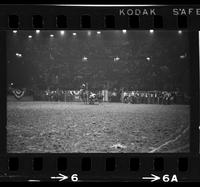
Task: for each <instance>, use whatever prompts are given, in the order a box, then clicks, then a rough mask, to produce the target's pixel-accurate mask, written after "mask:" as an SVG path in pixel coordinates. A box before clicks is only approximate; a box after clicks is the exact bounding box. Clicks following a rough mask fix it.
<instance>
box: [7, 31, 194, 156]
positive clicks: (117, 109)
mask: <svg viewBox="0 0 200 187" xmlns="http://www.w3.org/2000/svg"><path fill="white" fill-rule="evenodd" d="M20 32H21V31H20ZM23 32H24V33H22V34H21V36H18V37H21V38H22V37H23V38H25V36H28V40H29V41H28V42H33V39H34V37H35V38H36V37H40V36H39V35H41V34H42V32H44V34H45V32H47V31H39V30H37V31H36V33H35V36H34V33H32V35H30V31H23ZM54 32H57V31H54ZM79 32H80V35H81V31H79ZM79 32H76V35H75V34H74V33H72V37H78V36H79ZM82 32H83V31H82ZM85 32H86V31H85ZM110 32H111V31H110ZM52 33H53V32H52ZM17 34H18V35H19V34H20V33H19V31H18V32H17V31H16V32H14V31H13V33H10V38H9V41H10V43H8V46H10V48H9V50H10V54H11V53H13V51H15V50H16V49H18V48H19V46H17V40H16V41H14V40H15V39H16V38H14V39H13V38H12V37H17ZM48 34H50V40H52V39H54V40H55V39H56V38H55V37H58V36H56V33H54V34H51V33H50V32H48ZM66 34H67V33H66V32H64V31H63V32H60V36H61V37H66V36H65V35H66ZM92 34H94V31H92V32H90V33H89V32H87V37H91V36H92ZM125 34H127V32H124V31H123V35H125ZM147 34H148V33H147ZM154 34H155V33H154ZM179 34H180V33H179ZM96 35H97V37H100V35H102V33H101V32H100V31H97V32H96ZM105 35H106V34H105ZM150 35H151V36H150V37H152V32H150ZM174 35H175V34H174ZM68 37H69V36H68ZM101 37H102V36H101ZM84 39H85V38H84ZM97 39H98V42H99V38H97ZM24 40H25V39H24ZM24 40H21V41H22V42H21V43H22V46H23V45H24V50H26V53H27V56H26V54H25V53H24V54H23V52H20V53H16V54H15V52H14V54H15V55H13V56H12V55H9V54H8V57H9V58H8V59H9V61H8V86H7V88H8V89H7V151H8V152H9V153H179V152H189V150H190V146H189V126H190V95H189V91H188V90H187V83H185V82H182V83H179V84H178V83H177V82H178V81H179V80H180V79H182V77H181V76H180V77H178V78H177V80H176V81H174V82H173V81H172V82H171V84H175V82H176V86H174V87H172V86H171V87H170V86H163V85H164V84H165V83H164V81H163V82H161V83H160V84H159V86H157V85H158V83H159V81H160V80H159V79H161V78H160V77H161V76H160V77H156V74H155V73H154V76H153V78H152V80H153V81H152V85H153V86H152V85H151V83H149V82H147V83H145V84H144V83H142V82H139V84H138V83H137V84H136V83H135V84H134V82H126V79H127V80H128V78H124V79H123V81H124V82H123V81H122V80H121V79H122V78H119V77H118V74H120V73H115V74H114V73H113V74H111V73H112V72H109V73H108V75H105V77H106V78H105V79H102V80H103V81H98V79H97V78H92V76H89V77H87V76H88V74H89V73H91V71H93V70H91V69H90V68H91V65H90V66H89V65H88V66H87V63H90V62H89V60H90V58H89V57H86V55H82V57H81V61H80V62H74V63H73V64H75V65H77V69H76V70H74V72H76V71H77V72H78V70H80V71H79V74H78V76H77V77H78V78H79V79H78V81H77V80H76V77H75V75H74V74H75V73H74V72H73V73H74V74H71V73H72V72H71V71H68V73H66V74H65V73H64V74H62V73H58V71H59V72H62V69H63V70H64V69H65V68H66V67H67V68H71V66H70V65H71V64H70V63H69V66H68V65H66V64H67V62H66V56H63V58H61V57H60V56H61V55H62V54H63V55H64V54H65V52H62V50H61V49H62V48H61V47H62V46H61V44H62V41H59V42H60V43H59V45H60V46H61V47H60V48H61V49H60V51H59V52H57V51H58V48H59V46H56V45H55V46H54V48H55V50H56V52H57V53H55V54H54V53H53V47H52V46H51V48H50V55H48V59H46V58H47V57H46V56H45V55H46V54H48V53H49V51H45V50H44V51H43V50H42V49H43V48H44V49H46V48H45V47H44V46H43V48H42V47H41V46H42V45H46V44H45V42H46V40H45V42H44V41H43V42H41V44H40V45H41V46H40V45H39V44H37V48H36V49H35V50H36V51H35V52H34V51H33V50H34V49H33V48H31V47H32V45H33V44H31V45H30V44H29V43H28V42H27V41H24ZM30 40H31V41H30ZM35 40H36V39H35ZM63 40H64V39H63ZM66 40H67V39H66ZM72 40H73V39H71V38H70V40H69V42H73V41H72ZM80 40H81V39H80ZM15 42H16V43H15ZM37 42H38V41H37ZM51 42H52V41H51ZM125 42H127V41H125ZM125 44H126V43H125ZM15 45H16V47H15ZM48 45H52V44H49V43H48ZM63 45H66V44H63ZM70 45H74V44H71V43H70ZM87 45H88V44H87ZM98 45H100V44H98ZM104 45H106V44H104ZM116 45H117V44H116ZM120 45H121V44H119V46H120ZM126 45H127V44H126ZM146 45H147V44H146ZM180 45H181V46H183V44H182V43H180ZM30 46H31V47H30ZM39 46H40V47H41V49H40V47H39ZM28 47H30V52H29V51H28V49H29V48H28ZM73 47H74V48H75V46H73ZM77 47H80V46H77ZM109 47H110V46H109ZM63 48H64V47H63ZM80 48H83V49H84V47H80ZM85 48H87V47H85ZM167 49H169V48H167ZM9 50H8V51H9ZM47 50H48V49H47ZM80 50H81V49H80ZM80 50H78V49H77V50H75V52H74V53H75V54H73V55H74V57H73V60H74V59H75V57H76V53H78V52H80ZM119 50H121V49H120V48H119ZM21 51H22V50H21ZM77 51H78V52H77ZM174 51H175V50H174ZM43 52H44V54H45V55H44V54H43ZM45 52H46V53H45ZM33 53H34V54H33ZM169 53H170V52H169ZM32 54H33V55H32ZM36 54H37V55H38V56H37V55H36ZM105 54H107V53H106V52H105ZM152 54H153V52H152ZM39 55H41V56H40V57H39ZM56 55H57V56H56ZM122 55H123V54H122ZM122 55H121V56H122ZM126 55H127V54H126ZM88 56H89V55H88ZM121 56H120V57H121ZM36 57H37V59H36V60H34V58H36ZM186 57H187V54H186V53H183V55H181V56H180V58H179V60H180V62H181V63H182V66H184V64H183V63H185V64H186ZM69 58H72V57H71V56H70V57H69ZM134 58H137V57H134ZM139 58H141V57H138V59H139ZM170 58H173V56H172V57H170ZM12 59H14V60H12ZM26 59H27V60H26ZM38 59H43V60H38ZM77 59H78V58H77ZM144 59H145V60H146V61H145V63H147V65H146V66H148V68H149V67H150V66H149V63H151V61H152V59H153V58H152V57H146V56H145V57H144ZM59 60H60V61H59ZM122 60H123V59H121V58H119V57H118V56H117V57H116V56H115V57H114V60H113V63H120V61H122ZM12 61H13V62H12ZM16 61H19V63H21V67H20V68H21V69H17V68H16V67H19V65H18V66H16ZM26 61H28V62H29V63H31V68H29V67H27V66H26V67H25V65H24V64H25V62H26ZM55 61H56V62H59V63H60V67H59V68H58V66H54V65H53V63H52V62H55ZM74 61H75V60H74ZM102 61H103V60H101V61H100V62H102ZM94 62H95V63H96V64H97V65H98V63H99V62H98V61H97V62H96V61H95V60H94ZM135 62H137V59H136V60H135ZM45 63H46V64H45ZM123 63H126V62H123ZM163 63H164V62H163ZM36 64H37V65H36ZM166 64H167V63H166ZM75 65H74V66H75ZM97 65H96V66H97ZM136 66H138V65H137V64H136V65H135V67H136ZM157 66H158V65H157ZM177 66H179V64H178V65H177ZM33 67H34V68H35V67H37V68H38V67H40V68H38V69H37V71H38V72H40V74H39V73H37V72H36V70H34V68H33ZM82 67H84V68H85V69H83V70H82V69H81V68H82ZM102 67H103V66H102ZM130 67H132V66H131V65H130ZM130 67H129V69H131V68H130ZM169 67H170V65H169ZM23 68H24V69H23ZM42 68H43V69H42ZM48 68H49V69H48ZM67 68H66V69H67ZM120 68H121V67H119V69H120ZM143 68H144V67H143ZM151 68H152V67H151ZM153 68H154V67H153ZM57 69H59V70H57ZM72 69H73V68H72ZM172 69H173V70H171V71H177V72H178V71H179V69H178V68H172ZM86 70H87V72H86ZM17 71H18V72H17ZM56 71H57V72H56ZM134 71H135V72H134ZM134 71H133V73H132V74H133V75H134V73H135V74H136V73H137V72H136V71H137V69H134ZM157 71H158V70H157ZM159 71H162V73H161V75H162V76H163V77H164V78H165V77H167V74H169V72H170V70H169V69H168V68H167V65H165V66H164V68H162V67H161V68H160V69H159ZM22 72H23V73H22ZM55 72H56V73H55ZM104 72H106V68H105V70H104ZM118 72H119V70H118ZM183 72H184V70H183V71H182V72H178V73H179V74H182V73H183ZM42 73H43V74H42ZM81 73H82V74H81ZM97 73H99V72H98V71H97V72H95V73H94V75H95V74H97ZM109 74H111V75H112V76H111V78H109ZM126 74H127V73H126ZM67 75H68V78H65V79H64V78H63V79H61V78H60V77H62V76H63V77H65V76H67ZM98 75H102V72H100V73H99V74H98ZM146 75H147V73H146ZM146 75H145V73H144V74H143V75H140V77H139V78H141V77H142V76H144V77H145V76H146ZM114 76H116V77H114ZM123 76H124V74H123ZM173 76H174V77H175V75H173ZM93 77H95V76H93ZM100 77H101V76H99V79H101V78H100ZM155 77H156V78H155ZM185 77H186V73H185ZM139 78H137V77H136V78H135V79H138V80H139ZM164 78H163V80H164ZM172 78H173V77H172ZM156 79H157V80H156ZM183 79H184V80H186V78H183ZM52 80H53V81H52ZM63 80H64V81H63ZM74 80H75V81H74ZM70 81H71V82H70ZM73 81H74V82H73ZM120 81H121V82H120ZM146 81H148V80H147V79H146ZM157 82H158V83H157ZM123 84H124V86H123ZM142 84H144V86H142ZM162 84H163V85H162ZM73 85H74V86H73ZM166 85H170V84H166ZM177 85H178V86H177ZM185 87H186V88H185ZM151 88H152V89H151ZM155 88H157V89H155Z"/></svg>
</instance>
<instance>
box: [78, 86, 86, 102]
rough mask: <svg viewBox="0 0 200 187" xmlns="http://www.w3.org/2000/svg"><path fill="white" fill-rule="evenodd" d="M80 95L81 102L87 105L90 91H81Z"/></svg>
mask: <svg viewBox="0 0 200 187" xmlns="http://www.w3.org/2000/svg"><path fill="white" fill-rule="evenodd" d="M79 95H80V98H81V100H82V101H83V102H84V103H85V104H87V103H88V91H87V90H84V89H80V92H79Z"/></svg>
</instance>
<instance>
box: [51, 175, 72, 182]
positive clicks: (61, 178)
mask: <svg viewBox="0 0 200 187" xmlns="http://www.w3.org/2000/svg"><path fill="white" fill-rule="evenodd" d="M51 179H60V180H59V182H60V181H64V180H66V179H68V176H66V175H63V174H61V173H59V176H57V177H51Z"/></svg>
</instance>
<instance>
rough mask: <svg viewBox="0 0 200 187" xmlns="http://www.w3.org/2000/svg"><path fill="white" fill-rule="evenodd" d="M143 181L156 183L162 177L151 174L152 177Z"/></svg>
mask: <svg viewBox="0 0 200 187" xmlns="http://www.w3.org/2000/svg"><path fill="white" fill-rule="evenodd" d="M142 179H148V180H151V182H154V181H157V180H160V177H159V176H156V175H154V174H151V177H142Z"/></svg>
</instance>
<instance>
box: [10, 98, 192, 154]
mask: <svg viewBox="0 0 200 187" xmlns="http://www.w3.org/2000/svg"><path fill="white" fill-rule="evenodd" d="M189 111H190V108H189V106H187V105H151V104H149V105H145V104H123V103H101V104H95V105H86V104H83V103H78V102H77V103H64V102H8V105H7V151H8V152H9V153H72V152H76V153H77V152H81V153H100V152H101V153H110V152H113V153H114V152H117V153H119V152H123V153H145V152H146V153H147V152H148V153H154V152H160V153H167V152H172V153H176V152H189V124H190V118H189Z"/></svg>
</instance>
